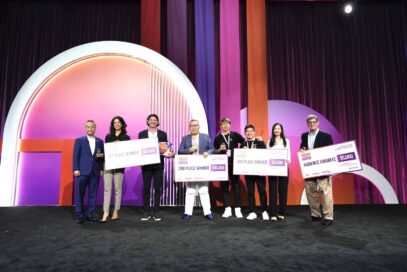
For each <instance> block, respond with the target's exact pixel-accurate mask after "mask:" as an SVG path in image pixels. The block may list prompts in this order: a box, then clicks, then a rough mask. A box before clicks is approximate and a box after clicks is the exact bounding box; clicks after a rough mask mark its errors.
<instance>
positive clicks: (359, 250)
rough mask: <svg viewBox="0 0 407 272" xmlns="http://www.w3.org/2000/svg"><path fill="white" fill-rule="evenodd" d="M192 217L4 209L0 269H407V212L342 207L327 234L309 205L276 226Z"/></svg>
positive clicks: (169, 211)
mask: <svg viewBox="0 0 407 272" xmlns="http://www.w3.org/2000/svg"><path fill="white" fill-rule="evenodd" d="M98 210H99V211H100V210H101V208H100V207H98ZM194 211H195V215H194V216H193V217H192V218H191V219H190V220H189V221H183V220H182V219H181V216H182V213H183V208H182V207H166V208H163V209H162V211H161V213H160V215H161V216H162V217H163V220H162V221H161V222H154V221H151V220H150V221H147V222H142V221H140V218H141V215H142V213H141V209H140V208H139V207H123V208H122V210H121V212H120V220H119V221H115V222H110V223H107V224H100V223H93V222H86V223H84V224H77V223H75V220H74V217H73V208H72V207H69V208H67V207H14V208H0V218H1V219H0V220H1V221H0V222H1V224H0V251H1V253H0V271H369V272H370V271H407V206H390V205H387V206H384V205H383V206H355V205H349V206H335V221H334V224H333V225H332V226H329V227H325V226H322V225H321V224H320V223H318V222H310V221H308V220H307V219H308V207H307V206H289V207H288V214H287V216H286V220H284V221H279V222H276V223H272V222H271V221H263V220H261V219H257V220H254V221H249V220H246V219H237V218H229V219H223V218H221V213H222V209H220V208H216V209H214V214H215V220H213V221H209V220H207V219H206V218H204V217H203V216H202V210H201V209H200V208H195V210H194ZM244 212H245V210H244ZM245 215H247V213H245Z"/></svg>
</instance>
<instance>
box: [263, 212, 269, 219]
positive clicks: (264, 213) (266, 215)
mask: <svg viewBox="0 0 407 272" xmlns="http://www.w3.org/2000/svg"><path fill="white" fill-rule="evenodd" d="M261 216H262V217H263V220H270V218H269V214H268V213H267V211H264V212H263V213H262V214H261Z"/></svg>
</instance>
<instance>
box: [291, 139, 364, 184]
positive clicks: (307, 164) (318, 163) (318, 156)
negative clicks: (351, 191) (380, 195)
mask: <svg viewBox="0 0 407 272" xmlns="http://www.w3.org/2000/svg"><path fill="white" fill-rule="evenodd" d="M298 160H299V162H300V167H301V172H302V177H303V178H313V177H320V176H329V175H333V174H339V173H344V172H353V171H358V170H361V169H362V164H361V163H360V160H359V155H358V151H357V149H356V144H355V141H350V142H345V143H341V144H336V145H330V146H324V147H320V148H316V149H312V150H307V151H305V152H298Z"/></svg>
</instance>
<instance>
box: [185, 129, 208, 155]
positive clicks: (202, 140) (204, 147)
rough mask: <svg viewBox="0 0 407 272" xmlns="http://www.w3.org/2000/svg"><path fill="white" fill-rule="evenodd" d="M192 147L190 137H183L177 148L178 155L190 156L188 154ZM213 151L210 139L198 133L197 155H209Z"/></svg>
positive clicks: (206, 135)
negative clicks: (206, 153) (205, 153)
mask: <svg viewBox="0 0 407 272" xmlns="http://www.w3.org/2000/svg"><path fill="white" fill-rule="evenodd" d="M191 147H192V135H191V134H188V135H187V136H184V137H183V138H182V140H181V143H180V145H179V148H178V154H184V155H187V154H191V153H189V150H188V149H189V148H191ZM213 151H214V149H213V145H212V142H211V139H210V138H209V135H208V134H204V133H199V154H203V153H204V152H208V153H209V154H211V153H212V152H213Z"/></svg>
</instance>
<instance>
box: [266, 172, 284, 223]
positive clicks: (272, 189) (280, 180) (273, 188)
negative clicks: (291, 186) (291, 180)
mask: <svg viewBox="0 0 407 272" xmlns="http://www.w3.org/2000/svg"><path fill="white" fill-rule="evenodd" d="M277 185H278V198H277ZM287 191H288V177H274V176H270V177H269V197H270V214H271V216H277V214H279V215H283V216H284V215H285V209H286V207H287ZM277 201H278V202H279V204H280V207H279V208H278V207H277ZM277 212H278V213H277Z"/></svg>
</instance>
